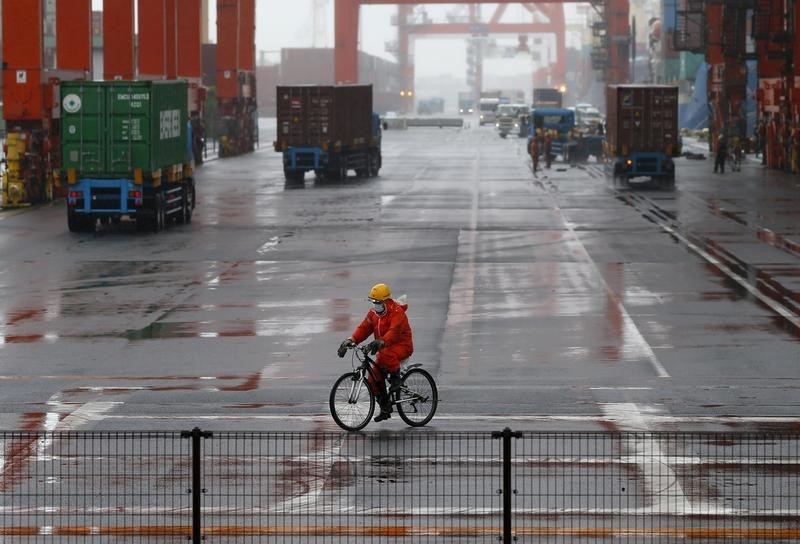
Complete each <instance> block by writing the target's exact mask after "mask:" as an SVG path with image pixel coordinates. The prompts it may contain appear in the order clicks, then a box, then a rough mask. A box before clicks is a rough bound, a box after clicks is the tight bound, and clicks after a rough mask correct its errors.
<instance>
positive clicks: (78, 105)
mask: <svg viewBox="0 0 800 544" xmlns="http://www.w3.org/2000/svg"><path fill="white" fill-rule="evenodd" d="M104 98H105V89H104V87H103V85H99V84H91V83H90V84H87V85H64V86H63V87H62V92H61V112H62V113H61V117H62V131H61V132H62V153H61V157H62V162H63V164H62V167H63V168H64V169H69V168H74V169H75V170H76V171H77V172H78V175H79V176H87V175H89V176H91V175H101V174H103V173H104V172H105V171H106V155H105V153H104V150H105V148H104V141H103V139H104V134H103V133H104V130H103V121H102V120H103V118H104V117H105V100H104Z"/></svg>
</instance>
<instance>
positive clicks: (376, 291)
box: [369, 283, 392, 301]
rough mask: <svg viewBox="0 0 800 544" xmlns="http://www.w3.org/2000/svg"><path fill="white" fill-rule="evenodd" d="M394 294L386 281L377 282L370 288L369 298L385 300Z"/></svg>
mask: <svg viewBox="0 0 800 544" xmlns="http://www.w3.org/2000/svg"><path fill="white" fill-rule="evenodd" d="M391 296H392V291H391V290H390V289H389V286H388V285H386V284H385V283H376V284H375V285H373V286H372V289H370V290H369V298H370V299H371V300H380V301H384V300H386V299H387V298H389V297H391Z"/></svg>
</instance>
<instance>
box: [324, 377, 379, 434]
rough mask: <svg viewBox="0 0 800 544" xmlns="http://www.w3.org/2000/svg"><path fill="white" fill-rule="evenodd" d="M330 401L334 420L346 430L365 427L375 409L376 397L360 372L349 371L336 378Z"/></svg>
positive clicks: (357, 429) (356, 429)
mask: <svg viewBox="0 0 800 544" xmlns="http://www.w3.org/2000/svg"><path fill="white" fill-rule="evenodd" d="M329 403H330V408H331V416H333V420H334V421H335V422H336V424H337V425H338V426H339V427H341V428H342V429H344V430H345V431H359V430H361V429H363V428H364V427H366V426H367V423H369V420H370V418H371V417H372V413H373V412H374V411H375V397H373V396H372V393H371V392H370V390H369V385H368V384H367V381H366V380H363V379H361V376H360V375H359V373H358V372H348V373H347V374H344V375H343V376H341V377H340V378H339V379H338V380H336V383H334V384H333V388H332V389H331V397H330V401H329Z"/></svg>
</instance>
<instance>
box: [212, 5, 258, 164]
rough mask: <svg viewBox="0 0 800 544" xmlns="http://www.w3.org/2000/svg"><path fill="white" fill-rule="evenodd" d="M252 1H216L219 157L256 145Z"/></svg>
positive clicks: (247, 150)
mask: <svg viewBox="0 0 800 544" xmlns="http://www.w3.org/2000/svg"><path fill="white" fill-rule="evenodd" d="M255 21H256V0H217V135H218V137H219V142H220V147H219V156H220V157H228V156H232V155H239V154H241V153H248V152H251V151H253V150H254V149H255V145H256V144H257V143H258V118H257V115H258V113H257V104H256V76H255V65H256V56H255V32H256V27H255Z"/></svg>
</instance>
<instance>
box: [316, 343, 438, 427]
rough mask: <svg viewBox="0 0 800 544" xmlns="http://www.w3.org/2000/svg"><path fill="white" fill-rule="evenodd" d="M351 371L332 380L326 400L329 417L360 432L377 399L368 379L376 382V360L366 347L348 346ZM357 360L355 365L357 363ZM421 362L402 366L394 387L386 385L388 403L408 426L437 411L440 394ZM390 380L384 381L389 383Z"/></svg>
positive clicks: (415, 425) (428, 418) (419, 423)
mask: <svg viewBox="0 0 800 544" xmlns="http://www.w3.org/2000/svg"><path fill="white" fill-rule="evenodd" d="M348 349H352V350H353V353H352V357H351V361H352V364H353V370H352V372H347V373H345V374H343V375H342V376H340V377H339V379H337V380H336V382H334V384H333V387H332V388H331V394H330V399H329V404H330V410H331V416H333V420H334V421H335V422H336V424H337V425H338V426H339V427H341V428H342V429H344V430H346V431H360V430H361V429H363V428H364V427H366V426H367V424H368V423H369V421H370V419H372V414H373V413H374V412H375V403H376V398H375V394H374V393H373V392H372V388H371V387H370V385H369V382H368V381H367V380H368V379H369V378H370V377H371V378H372V380H373V383H377V382H378V381H379V380H377V377H376V375H375V371H374V370H373V365H374V364H375V360H374V359H372V358H371V357H370V356H369V349H368V348H367V346H366V345H365V346H356V345H351V346H349V347H348ZM356 361H358V363H359V364H358V365H356ZM421 366H422V365H421V364H420V363H416V364H412V365H408V366H405V367H402V368H401V369H400V372H399V373H398V378H399V380H397V381H396V384H397V385H396V386H395V387H391V388H388V391H387V395H389V402H390V404H391V405H392V406H394V407H396V408H397V413H398V414H399V415H400V419H402V420H403V421H405V422H406V423H407V424H408V425H410V426H411V427H422V426H423V425H426V424H427V423H428V422H429V421H430V420H431V419H433V415H434V414H435V413H436V407H437V405H438V404H439V393H438V391H437V389H436V382H435V381H434V380H433V376H431V375H430V374H429V373H428V372H427V371H426V370H424V369H422V368H420V367H421ZM389 381H390V380H386V383H388V382H389Z"/></svg>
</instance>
